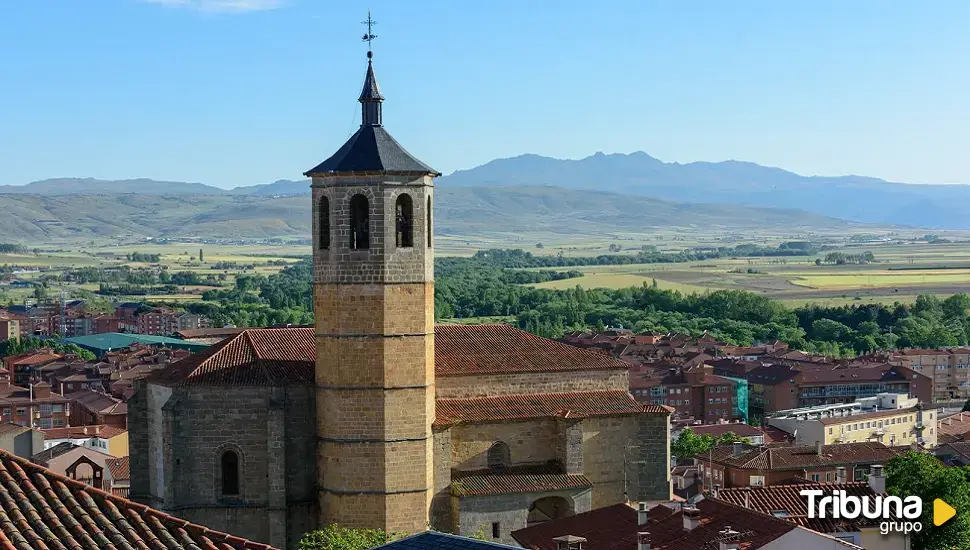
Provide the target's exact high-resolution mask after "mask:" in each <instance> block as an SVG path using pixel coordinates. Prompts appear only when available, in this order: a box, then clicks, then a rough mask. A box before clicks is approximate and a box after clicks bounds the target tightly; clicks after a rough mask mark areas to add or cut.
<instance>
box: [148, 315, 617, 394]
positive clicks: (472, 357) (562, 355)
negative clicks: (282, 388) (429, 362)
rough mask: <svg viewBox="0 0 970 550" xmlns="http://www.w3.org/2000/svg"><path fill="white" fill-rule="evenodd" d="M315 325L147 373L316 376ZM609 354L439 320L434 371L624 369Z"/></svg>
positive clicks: (161, 379) (200, 377)
mask: <svg viewBox="0 0 970 550" xmlns="http://www.w3.org/2000/svg"><path fill="white" fill-rule="evenodd" d="M315 354H316V348H315V339H314V329H312V328H280V329H272V328H256V329H247V330H245V331H243V332H241V333H239V334H237V335H236V336H233V337H231V338H229V339H226V340H223V341H222V342H220V343H218V344H215V345H213V346H211V347H209V348H207V349H206V350H204V351H202V352H201V353H198V354H196V355H192V356H190V357H188V358H186V359H183V360H181V361H178V362H176V363H173V364H172V365H170V366H168V367H166V368H165V369H163V370H161V371H158V372H156V373H153V374H152V375H150V380H152V381H153V382H156V383H161V384H166V385H286V384H313V383H314V361H315ZM629 368H630V366H629V365H628V364H626V363H624V362H622V361H620V360H618V359H614V358H613V357H611V356H609V355H604V354H601V353H595V352H593V351H589V350H585V349H581V348H576V347H574V346H570V345H568V344H563V343H561V342H557V341H555V340H550V339H548V338H541V337H539V336H535V335H534V334H530V333H528V332H525V331H523V330H519V329H517V328H514V327H510V326H506V325H441V326H438V327H435V374H436V375H437V376H461V375H471V374H487V373H508V372H543V371H554V372H555V371H576V370H601V369H623V370H627V369H629Z"/></svg>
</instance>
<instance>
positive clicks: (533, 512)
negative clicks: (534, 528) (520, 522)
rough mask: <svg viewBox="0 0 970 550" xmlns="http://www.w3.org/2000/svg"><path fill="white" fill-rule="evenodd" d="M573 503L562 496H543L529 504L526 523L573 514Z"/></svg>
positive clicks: (532, 523)
mask: <svg viewBox="0 0 970 550" xmlns="http://www.w3.org/2000/svg"><path fill="white" fill-rule="evenodd" d="M574 514H575V512H574V511H573V505H572V503H571V502H570V501H568V500H566V499H565V498H563V497H545V498H540V499H539V500H537V501H535V502H533V503H532V506H529V517H528V519H527V520H526V523H527V525H530V526H531V525H536V524H539V523H543V522H546V521H550V520H554V519H559V518H566V517H569V516H572V515H574Z"/></svg>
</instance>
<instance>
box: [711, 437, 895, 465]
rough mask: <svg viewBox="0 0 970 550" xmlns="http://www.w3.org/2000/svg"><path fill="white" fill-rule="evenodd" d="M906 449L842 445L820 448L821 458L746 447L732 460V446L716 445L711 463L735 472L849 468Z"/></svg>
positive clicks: (809, 452) (792, 448) (793, 449)
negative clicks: (737, 470)
mask: <svg viewBox="0 0 970 550" xmlns="http://www.w3.org/2000/svg"><path fill="white" fill-rule="evenodd" d="M908 449H909V447H887V446H885V445H883V444H882V443H876V442H864V443H842V444H840V445H823V446H822V454H821V455H819V454H818V453H816V450H815V447H814V446H811V445H785V444H779V445H776V446H772V447H765V448H761V447H753V446H745V447H744V448H743V449H742V453H741V454H740V455H738V456H734V449H733V445H718V446H717V447H715V448H714V449H713V450H712V452H711V456H710V459H711V460H712V461H713V462H715V463H717V464H726V465H729V466H732V467H735V468H743V469H757V470H798V469H805V468H817V467H826V466H839V465H850V464H885V463H886V462H888V461H889V460H890V459H892V458H893V457H895V456H896V455H898V454H900V453H903V452H906V451H907V450H908Z"/></svg>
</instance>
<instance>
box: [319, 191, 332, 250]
mask: <svg viewBox="0 0 970 550" xmlns="http://www.w3.org/2000/svg"><path fill="white" fill-rule="evenodd" d="M317 219H318V220H319V221H320V249H321V250H327V249H329V248H330V199H328V198H327V197H320V212H319V214H318V215H317Z"/></svg>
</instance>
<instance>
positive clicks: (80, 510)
mask: <svg viewBox="0 0 970 550" xmlns="http://www.w3.org/2000/svg"><path fill="white" fill-rule="evenodd" d="M0 548H3V549H4V550H14V549H15V550H47V549H51V550H53V549H64V548H70V549H72V550H96V549H104V548H118V549H122V548H141V549H149V548H150V549H170V548H186V549H191V550H271V549H272V547H270V546H268V545H265V544H261V543H256V542H252V541H248V540H246V539H241V538H239V537H234V536H232V535H229V534H226V533H220V532H218V531H212V530H209V529H208V528H206V527H203V526H201V525H196V524H193V523H189V522H187V521H185V520H182V519H179V518H176V517H173V516H170V515H168V514H165V513H163V512H159V511H157V510H153V509H151V508H149V507H147V506H144V505H141V504H137V503H134V502H131V501H129V500H126V499H124V498H121V497H117V496H114V495H111V494H109V493H106V492H104V491H101V490H99V489H95V488H93V487H91V486H89V485H86V484H84V483H82V482H80V481H75V480H72V479H69V478H67V477H65V476H62V475H59V474H56V473H54V472H52V471H50V470H48V469H46V468H43V467H41V466H38V465H36V464H31V463H30V462H27V461H26V460H24V459H22V458H18V457H15V456H12V455H10V454H8V453H6V452H0Z"/></svg>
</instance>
